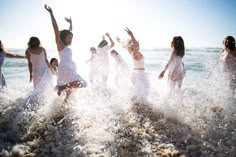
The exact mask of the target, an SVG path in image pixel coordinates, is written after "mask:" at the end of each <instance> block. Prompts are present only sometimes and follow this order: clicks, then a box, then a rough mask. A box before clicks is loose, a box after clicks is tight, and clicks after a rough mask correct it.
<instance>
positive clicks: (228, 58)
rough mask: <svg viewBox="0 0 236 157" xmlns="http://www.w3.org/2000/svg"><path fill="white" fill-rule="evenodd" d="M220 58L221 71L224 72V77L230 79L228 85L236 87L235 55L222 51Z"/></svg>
mask: <svg viewBox="0 0 236 157" xmlns="http://www.w3.org/2000/svg"><path fill="white" fill-rule="evenodd" d="M220 60H221V61H222V62H223V71H224V72H225V75H226V78H227V79H228V80H229V81H230V82H229V86H230V87H232V88H236V56H233V55H232V54H230V53H228V52H224V53H223V54H222V55H221V59H220Z"/></svg>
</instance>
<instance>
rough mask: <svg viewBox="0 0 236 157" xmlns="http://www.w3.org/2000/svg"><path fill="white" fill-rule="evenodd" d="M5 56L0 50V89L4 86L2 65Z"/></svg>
mask: <svg viewBox="0 0 236 157" xmlns="http://www.w3.org/2000/svg"><path fill="white" fill-rule="evenodd" d="M5 56H6V54H5V53H4V52H3V51H1V52H0V89H2V88H4V87H6V81H5V78H4V75H3V72H2V66H3V63H4V59H5Z"/></svg>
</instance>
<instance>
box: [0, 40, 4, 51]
mask: <svg viewBox="0 0 236 157" xmlns="http://www.w3.org/2000/svg"><path fill="white" fill-rule="evenodd" d="M0 51H3V47H2V41H1V40H0Z"/></svg>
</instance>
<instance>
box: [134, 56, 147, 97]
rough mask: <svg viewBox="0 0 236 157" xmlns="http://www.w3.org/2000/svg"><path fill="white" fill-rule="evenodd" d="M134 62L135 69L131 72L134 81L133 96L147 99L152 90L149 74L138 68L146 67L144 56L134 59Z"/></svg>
mask: <svg viewBox="0 0 236 157" xmlns="http://www.w3.org/2000/svg"><path fill="white" fill-rule="evenodd" d="M133 62H134V70H133V72H132V74H131V81H132V83H133V88H132V95H133V98H135V99H138V100H146V99H147V96H148V95H149V92H150V82H149V76H148V73H147V72H145V70H139V69H138V68H144V57H143V58H142V59H140V60H133Z"/></svg>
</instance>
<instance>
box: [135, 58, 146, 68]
mask: <svg viewBox="0 0 236 157" xmlns="http://www.w3.org/2000/svg"><path fill="white" fill-rule="evenodd" d="M133 62H134V68H135V69H139V68H145V67H144V57H142V59H140V60H135V59H133Z"/></svg>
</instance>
